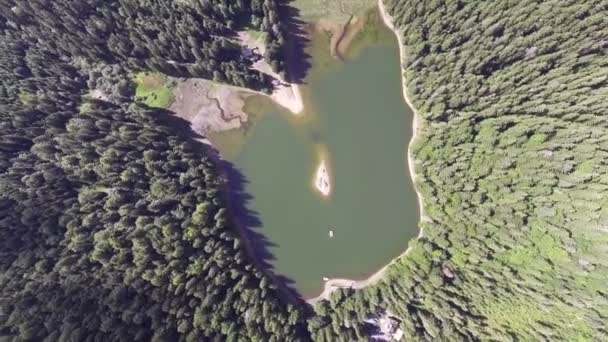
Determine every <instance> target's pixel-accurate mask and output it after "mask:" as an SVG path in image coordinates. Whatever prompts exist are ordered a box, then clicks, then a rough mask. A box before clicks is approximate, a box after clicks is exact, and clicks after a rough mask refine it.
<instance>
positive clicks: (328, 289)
mask: <svg viewBox="0 0 608 342" xmlns="http://www.w3.org/2000/svg"><path fill="white" fill-rule="evenodd" d="M378 8H379V9H380V14H381V16H382V20H383V21H384V24H385V25H386V26H387V27H388V28H390V29H391V30H392V31H393V32H394V33H395V36H397V40H398V41H399V56H400V60H401V61H402V60H403V59H404V58H405V46H404V45H403V38H402V37H401V32H399V30H397V29H396V28H395V26H394V25H393V18H392V17H391V16H390V15H389V14H388V13H387V12H386V9H385V8H384V3H383V2H382V0H378ZM399 68H401V66H399ZM401 78H402V89H403V98H404V99H405V102H406V103H407V104H408V106H410V108H411V109H412V111H413V113H414V118H413V122H412V139H411V140H410V143H409V146H408V152H407V159H408V165H409V171H410V177H411V178H412V181H413V182H414V189H415V190H416V194H417V196H418V209H419V212H420V221H421V222H423V221H427V220H429V218H428V217H427V216H426V215H425V213H424V206H423V200H422V195H421V194H420V192H419V191H418V189H417V188H416V172H415V167H414V158H413V157H412V146H413V144H414V142H415V141H416V138H417V135H418V128H419V124H420V122H419V115H418V113H417V112H416V110H415V108H414V106H413V104H412V102H411V100H410V99H409V97H408V96H407V89H406V86H405V85H406V82H405V78H404V76H403V74H402V76H401ZM422 236H423V230H422V227H420V231H419V232H418V237H417V238H418V239H419V238H421V237H422ZM409 251H410V248H407V249H406V250H405V252H403V253H402V254H401V255H399V256H398V257H396V258H394V259H393V260H391V262H389V263H388V264H387V265H385V266H384V267H382V268H381V269H379V270H378V271H377V272H376V273H374V274H372V275H371V276H370V277H369V278H367V279H364V280H351V279H341V278H334V279H330V280H328V281H326V282H325V287H324V289H323V292H322V293H321V294H320V295H319V296H317V297H314V298H309V299H307V300H306V302H308V303H309V304H311V305H314V304H315V303H317V302H319V301H321V300H325V299H329V296H330V295H331V293H332V292H333V291H335V290H336V289H338V288H352V289H355V290H358V289H362V288H364V287H366V286H368V285H371V284H374V283H376V282H377V281H379V280H380V279H381V278H382V277H383V276H384V273H385V272H386V270H387V269H388V267H389V266H390V265H392V264H393V263H394V262H395V261H396V260H398V259H400V258H402V257H403V256H405V255H407V253H408V252H409Z"/></svg>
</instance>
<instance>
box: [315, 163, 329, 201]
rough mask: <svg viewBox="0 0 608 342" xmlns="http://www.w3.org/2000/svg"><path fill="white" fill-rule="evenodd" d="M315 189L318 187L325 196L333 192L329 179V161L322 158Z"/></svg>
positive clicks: (316, 176)
mask: <svg viewBox="0 0 608 342" xmlns="http://www.w3.org/2000/svg"><path fill="white" fill-rule="evenodd" d="M314 183H315V189H317V190H318V191H319V192H320V193H321V195H323V197H328V196H329V195H330V194H331V182H330V180H329V172H328V171H327V163H326V162H325V160H321V164H319V167H318V168H317V172H316V173H315V181H314Z"/></svg>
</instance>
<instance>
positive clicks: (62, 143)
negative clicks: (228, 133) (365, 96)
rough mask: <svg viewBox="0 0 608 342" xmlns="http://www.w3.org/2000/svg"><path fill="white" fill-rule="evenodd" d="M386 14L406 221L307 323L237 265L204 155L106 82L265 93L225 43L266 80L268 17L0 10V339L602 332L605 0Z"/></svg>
mask: <svg viewBox="0 0 608 342" xmlns="http://www.w3.org/2000/svg"><path fill="white" fill-rule="evenodd" d="M386 4H387V8H388V10H389V12H390V13H391V14H392V15H393V16H394V17H395V19H396V24H397V26H398V27H399V28H400V29H401V30H402V35H403V37H404V43H405V45H406V52H407V53H406V59H405V60H404V61H403V68H404V73H405V78H406V82H407V90H408V93H409V95H410V97H411V99H412V101H413V103H414V105H415V107H416V109H417V111H418V114H419V115H420V116H421V118H422V121H423V122H422V124H423V125H422V129H421V133H420V137H419V139H418V140H417V142H416V144H415V146H414V155H415V158H416V160H417V164H416V170H417V173H418V174H419V175H420V182H419V184H418V187H419V188H420V190H421V192H422V193H423V195H424V200H425V209H426V214H427V216H429V218H430V220H428V221H425V222H423V223H422V224H421V225H422V228H423V229H424V237H423V238H422V239H419V240H416V241H413V242H412V243H411V250H410V253H408V255H407V256H406V257H404V258H402V259H401V260H399V261H398V262H397V263H396V264H395V265H393V266H391V267H390V269H389V272H388V275H387V276H386V277H385V279H383V280H382V281H381V282H380V283H379V284H376V285H374V286H372V287H369V288H366V289H363V290H359V291H351V290H342V291H338V292H336V293H335V294H334V295H333V296H332V298H331V300H329V301H324V302H321V303H319V304H318V305H316V306H315V307H314V313H313V314H310V313H308V312H307V310H306V308H304V307H303V306H294V305H293V304H291V303H289V302H288V301H287V300H286V299H284V295H283V293H282V292H281V291H279V289H278V288H277V285H276V284H274V282H273V280H272V279H271V278H270V277H269V276H268V275H266V274H265V273H264V271H263V270H261V269H260V268H258V267H256V265H255V263H254V261H253V260H252V259H251V258H250V257H249V256H248V254H247V252H246V250H245V248H244V242H243V240H242V239H241V238H240V237H239V235H238V230H237V229H236V227H235V223H234V222H233V218H232V217H231V216H230V215H229V211H228V205H227V202H226V198H225V196H224V194H223V189H224V187H225V182H226V181H225V177H224V175H223V174H222V171H221V169H219V168H218V165H217V161H216V159H214V157H213V156H214V153H213V152H212V151H210V150H209V148H208V147H205V146H203V145H200V144H198V143H196V142H195V141H194V140H192V139H190V138H189V137H188V136H185V135H183V133H182V131H181V130H180V129H178V128H179V127H177V126H178V124H177V123H176V122H172V121H173V120H170V119H169V117H170V115H169V113H167V112H165V111H160V110H158V109H154V108H149V107H145V106H143V105H142V104H140V103H137V102H135V101H134V100H133V96H134V87H133V84H132V81H131V80H130V76H131V74H132V73H134V72H137V71H155V72H161V73H163V74H166V75H171V76H177V77H203V78H209V79H215V80H216V81H221V82H227V83H230V84H235V85H240V86H246V87H250V88H253V89H259V90H263V91H269V90H270V89H271V86H272V85H271V80H269V79H268V78H267V77H266V76H264V75H263V74H260V73H258V72H255V71H254V70H252V69H250V68H249V65H250V62H249V61H247V60H244V59H243V58H242V57H241V53H240V47H239V46H238V45H236V44H235V43H234V41H233V40H232V39H230V38H229V37H231V36H232V35H233V34H234V31H235V30H240V29H256V30H262V31H265V32H267V33H269V34H268V35H267V37H268V38H267V39H268V40H267V44H268V47H269V53H268V54H267V55H266V56H265V57H266V58H267V59H268V61H269V62H271V64H272V65H274V67H275V69H277V70H278V71H281V70H282V69H283V61H282V60H281V58H280V49H281V47H282V45H283V44H284V42H285V38H284V34H285V33H284V32H283V29H282V25H281V22H280V20H279V15H278V13H279V11H278V9H277V6H278V5H277V3H276V2H275V1H272V0H264V1H261V0H238V1H227V0H191V1H188V0H184V1H162V0H104V1H101V0H81V1H74V0H53V1H48V0H36V1H25V0H19V1H15V0H5V1H2V2H1V3H0V46H1V47H2V51H1V53H0V132H1V133H2V135H1V136H0V339H2V340H9V341H10V340H15V341H68V340H69V341H112V340H124V341H135V340H141V341H148V340H153V341H237V340H238V341H298V340H309V339H312V340H318V341H356V340H361V341H364V340H367V337H366V336H367V334H368V332H367V329H368V328H369V327H367V326H365V325H364V323H362V322H363V319H364V318H367V317H369V316H370V315H371V314H373V313H374V312H377V311H378V310H379V309H389V310H390V311H391V312H393V313H394V314H396V315H397V316H399V317H400V318H401V319H402V321H401V324H400V325H401V328H402V329H403V330H404V332H405V334H406V336H405V337H404V338H405V339H407V340H596V341H602V340H608V332H607V331H606V327H605V322H607V321H608V287H607V286H606V284H607V283H608V279H607V278H608V269H607V268H608V261H606V254H607V247H606V246H607V245H608V209H607V208H608V200H607V198H608V197H607V196H606V194H608V166H607V165H606V164H607V162H606V160H608V141H607V139H608V138H606V134H605V132H606V130H607V129H608V127H607V126H608V119H607V118H606V117H605V114H606V113H607V109H608V108H607V107H608V104H607V103H608V102H606V98H608V38H606V37H607V36H608V22H607V21H608V19H607V18H608V16H607V15H608V2H607V1H593V0H589V1H585V2H581V1H574V0H572V1H570V0H549V1H540V0H539V1H499V2H497V1H492V2H489V1H488V2H483V1H464V0H453V1H442V0H437V1H425V0H386ZM94 91H101V92H102V93H104V94H106V95H107V96H106V98H107V99H108V101H101V100H93V99H91V98H90V97H89V96H88V94H90V93H92V92H94ZM379 224H381V220H379Z"/></svg>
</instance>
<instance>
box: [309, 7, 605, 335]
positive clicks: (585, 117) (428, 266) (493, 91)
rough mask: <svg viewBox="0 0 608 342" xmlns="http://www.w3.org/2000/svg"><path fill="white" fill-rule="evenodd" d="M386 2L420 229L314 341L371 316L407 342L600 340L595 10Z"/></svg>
mask: <svg viewBox="0 0 608 342" xmlns="http://www.w3.org/2000/svg"><path fill="white" fill-rule="evenodd" d="M385 3H386V5H387V10H388V11H389V12H390V13H391V15H393V16H394V17H395V20H396V24H397V26H398V27H399V28H400V29H401V31H402V36H403V38H404V44H405V46H406V56H405V60H404V61H403V68H404V75H405V79H406V85H407V91H408V94H409V96H410V97H411V99H412V101H413V104H414V106H415V108H416V109H417V111H418V114H419V115H420V116H421V118H422V120H423V122H422V125H423V127H422V131H421V135H422V136H421V137H420V138H419V139H418V140H417V142H416V144H415V146H414V151H413V152H414V156H415V158H416V160H417V163H416V171H417V174H419V175H420V176H419V177H420V178H421V180H420V182H419V184H418V187H419V189H420V190H421V191H422V193H423V196H424V202H425V209H426V215H427V216H429V217H430V219H431V221H430V222H424V223H423V224H422V227H423V229H424V238H422V239H420V240H417V241H414V242H412V243H411V245H410V247H411V251H410V253H409V254H408V256H407V257H405V258H402V259H401V260H400V261H399V262H398V263H397V264H396V265H394V266H392V267H391V268H390V271H389V275H388V276H387V277H386V278H385V279H384V280H383V281H382V282H381V283H380V284H378V285H376V286H373V287H371V288H367V289H365V290H362V291H358V292H356V293H354V294H352V293H349V291H346V290H345V291H342V292H341V293H338V294H337V295H336V296H334V298H333V299H332V300H331V302H329V303H327V302H326V303H321V304H319V305H318V306H317V307H316V311H317V312H318V313H319V316H318V317H315V318H314V319H313V320H311V325H310V328H311V330H312V331H313V334H312V337H313V339H315V340H324V341H336V340H340V337H341V336H346V334H351V335H352V334H355V333H357V334H359V332H360V331H361V329H362V328H363V327H362V326H359V325H354V326H353V324H352V322H357V321H360V319H361V318H362V317H365V316H366V315H367V314H368V313H369V312H373V311H375V309H376V308H378V307H381V308H388V309H390V311H392V312H393V313H395V314H397V315H398V316H400V317H402V318H403V321H402V323H401V327H402V328H403V329H404V330H405V333H406V337H405V339H406V340H408V341H410V340H429V341H443V340H500V341H505V340H521V341H547V340H549V341H606V340H608V331H607V328H606V322H608V285H606V284H608V261H607V258H606V256H607V255H608V249H607V248H608V247H607V246H608V138H607V134H606V132H607V131H608V102H607V101H606V100H607V99H608V38H607V37H608V2H607V1H602V0H599V1H594V0H589V1H574V0H552V1H457V0H456V1H440V0H439V1H426V0H409V1H408V0H386V1H385Z"/></svg>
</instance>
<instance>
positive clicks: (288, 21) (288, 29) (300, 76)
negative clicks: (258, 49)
mask: <svg viewBox="0 0 608 342" xmlns="http://www.w3.org/2000/svg"><path fill="white" fill-rule="evenodd" d="M293 1H294V0H277V4H278V9H279V16H280V17H281V22H282V23H283V32H284V34H285V38H286V40H287V44H286V47H285V51H284V53H285V61H286V64H287V78H288V79H287V81H288V82H291V83H296V84H301V83H304V80H305V79H306V75H307V74H308V70H309V69H310V68H311V67H312V64H311V62H310V60H311V56H310V55H309V54H308V53H307V52H306V47H307V46H308V44H309V43H310V39H309V26H310V24H308V23H306V22H305V21H303V20H302V19H301V17H300V10H299V9H298V8H296V7H294V6H292V5H291V4H290V3H291V2H293Z"/></svg>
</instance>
